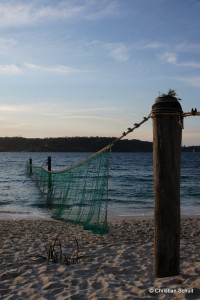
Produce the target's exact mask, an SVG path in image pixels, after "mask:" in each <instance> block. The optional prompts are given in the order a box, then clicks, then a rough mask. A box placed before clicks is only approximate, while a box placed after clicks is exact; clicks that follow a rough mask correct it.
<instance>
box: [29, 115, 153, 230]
mask: <svg viewBox="0 0 200 300" xmlns="http://www.w3.org/2000/svg"><path fill="white" fill-rule="evenodd" d="M150 117H151V114H149V115H148V117H144V118H143V120H142V121H141V122H140V123H135V124H134V126H133V127H132V128H128V129H127V131H126V132H123V133H122V135H121V136H120V137H119V138H117V139H116V140H114V141H113V142H112V143H111V144H110V145H108V146H107V147H105V148H103V149H102V150H100V151H98V152H96V153H94V154H93V155H91V156H89V157H88V158H87V159H85V160H83V161H81V162H79V163H77V164H75V165H73V166H71V167H68V168H65V169H63V170H61V171H47V170H46V169H45V168H44V167H43V166H35V165H32V163H30V162H29V163H27V164H26V170H27V173H28V174H30V176H31V177H32V178H33V179H34V180H35V181H36V182H37V184H38V187H39V189H40V190H41V192H42V194H43V196H44V198H45V202H46V206H47V208H49V210H50V213H51V216H52V217H53V218H55V219H61V220H66V221H72V222H74V223H79V224H83V226H84V228H85V229H90V230H92V231H93V232H95V233H104V232H106V231H107V228H108V227H107V198H108V176H109V158H110V153H111V148H112V146H113V145H114V144H115V143H116V142H118V141H119V140H121V139H122V138H124V137H125V136H126V135H128V134H129V133H131V132H132V131H134V130H135V129H137V128H139V127H140V126H141V125H142V124H143V123H145V122H146V121H148V120H149V118H150ZM42 204H43V203H42Z"/></svg>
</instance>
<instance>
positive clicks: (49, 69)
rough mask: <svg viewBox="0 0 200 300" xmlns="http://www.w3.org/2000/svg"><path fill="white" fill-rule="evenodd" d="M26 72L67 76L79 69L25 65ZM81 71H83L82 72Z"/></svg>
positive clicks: (61, 66) (62, 66)
mask: <svg viewBox="0 0 200 300" xmlns="http://www.w3.org/2000/svg"><path fill="white" fill-rule="evenodd" d="M24 66H25V67H26V68H27V69H28V70H30V71H34V72H47V73H57V74H69V73H75V72H80V71H81V70H80V69H77V68H74V67H68V66H65V65H55V66H44V65H36V64H30V63H27V64H25V65H24ZM82 71H83V70H82Z"/></svg>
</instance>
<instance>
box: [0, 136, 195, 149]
mask: <svg viewBox="0 0 200 300" xmlns="http://www.w3.org/2000/svg"><path fill="white" fill-rule="evenodd" d="M115 139H116V137H99V136H97V137H56V138H24V137H0V152H21V151H24V152H96V151H98V150H100V149H102V148H104V147H106V146H107V145H108V144H110V143H112V142H113V141H114V140H115ZM152 150H153V144H152V142H147V141H141V140H136V139H132V140H128V139H122V140H120V141H118V142H117V143H115V144H114V146H113V148H112V151H113V152H152ZM182 151H184V152H192V151H195V152H200V146H189V147H186V146H184V147H182Z"/></svg>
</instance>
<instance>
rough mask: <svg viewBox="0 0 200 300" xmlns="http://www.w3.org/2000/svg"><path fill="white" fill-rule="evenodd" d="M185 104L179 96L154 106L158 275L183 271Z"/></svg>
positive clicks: (171, 274)
mask: <svg viewBox="0 0 200 300" xmlns="http://www.w3.org/2000/svg"><path fill="white" fill-rule="evenodd" d="M181 112H182V107H181V105H180V103H179V101H178V99H177V98H176V97H172V96H163V97H158V98H157V99H156V101H155V103H154V105H153V106H152V116H153V165H154V205H155V208H154V226H155V228H154V276H155V277H167V276H175V275H178V274H179V267H180V159H181V139H182V117H181Z"/></svg>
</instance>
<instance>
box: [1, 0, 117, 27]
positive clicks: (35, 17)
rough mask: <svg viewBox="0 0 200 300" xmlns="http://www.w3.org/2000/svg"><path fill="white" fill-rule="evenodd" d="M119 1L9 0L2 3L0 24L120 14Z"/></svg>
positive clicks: (95, 18) (15, 24) (92, 18)
mask: <svg viewBox="0 0 200 300" xmlns="http://www.w3.org/2000/svg"><path fill="white" fill-rule="evenodd" d="M119 12H120V9H119V5H118V1H115V0H113V1H110V0H101V1H99V0H87V1H84V2H78V1H74V0H68V1H56V5H55V2H54V1H46V2H45V4H41V2H39V1H30V0H28V1H22V0H21V1H14V0H10V1H9V0H8V1H3V2H1V3H0V26H1V27H10V26H21V25H25V24H34V23H38V22H41V21H47V20H49V21H52V20H54V21H57V20H59V19H60V20H61V19H65V20H70V19H73V18H78V19H79V20H80V19H87V20H97V19H101V18H105V17H109V16H111V15H117V14H119Z"/></svg>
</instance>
